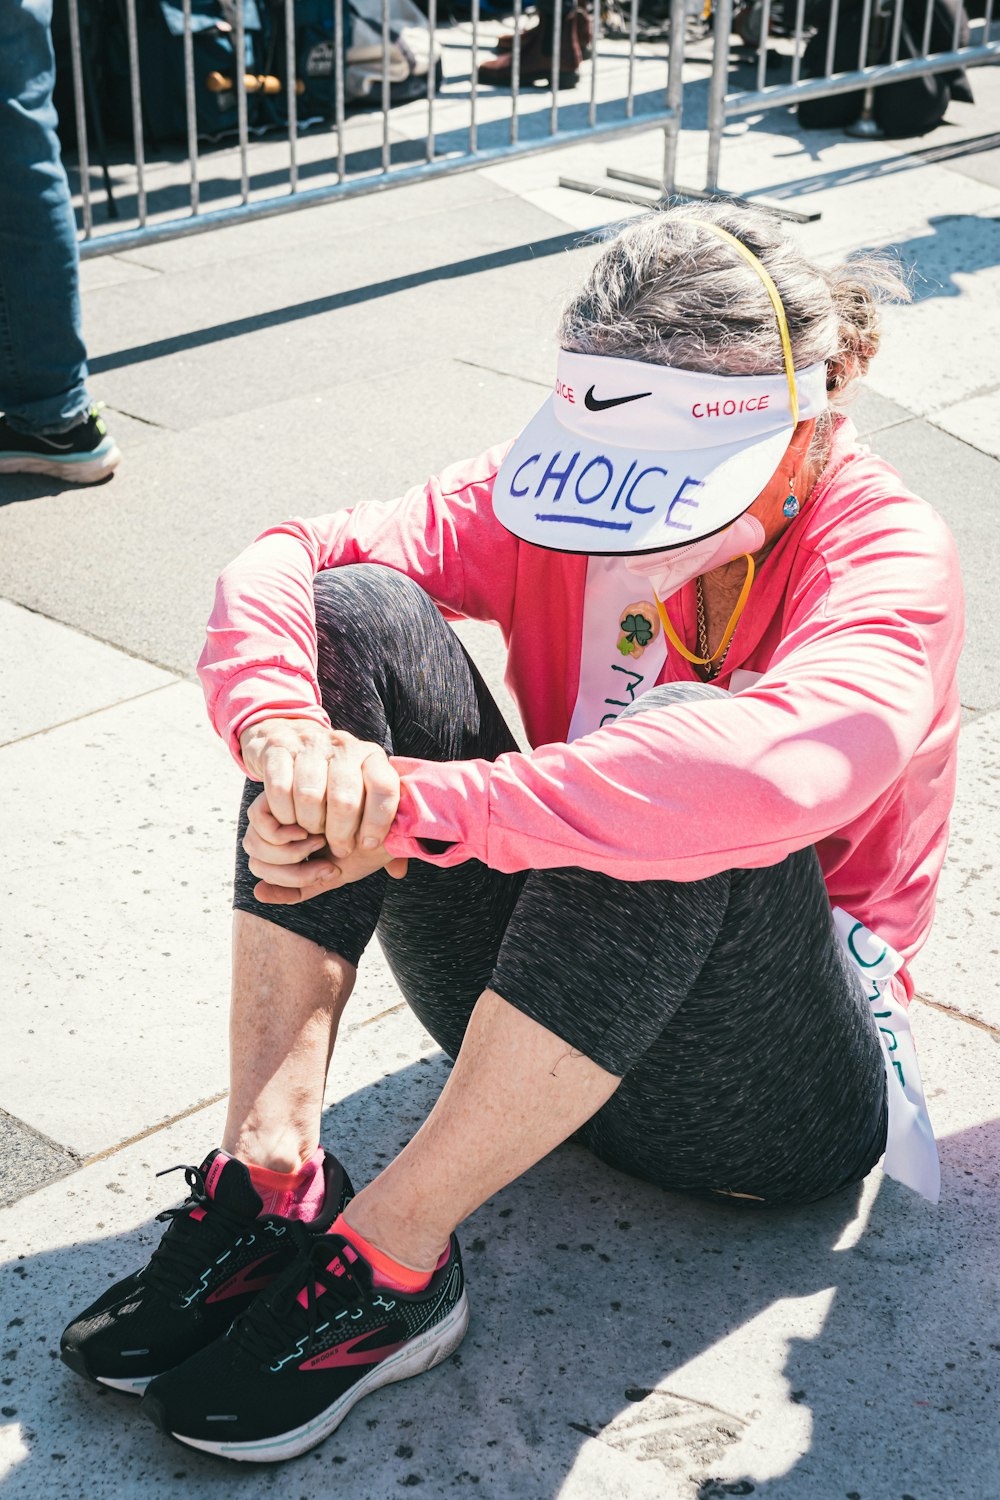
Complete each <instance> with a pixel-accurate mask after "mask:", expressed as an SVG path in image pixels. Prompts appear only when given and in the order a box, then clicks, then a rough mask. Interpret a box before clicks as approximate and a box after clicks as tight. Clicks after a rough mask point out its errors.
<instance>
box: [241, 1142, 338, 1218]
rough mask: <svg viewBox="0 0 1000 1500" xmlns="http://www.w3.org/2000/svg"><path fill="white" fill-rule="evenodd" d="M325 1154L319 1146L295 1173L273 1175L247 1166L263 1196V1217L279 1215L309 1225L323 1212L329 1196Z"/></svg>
mask: <svg viewBox="0 0 1000 1500" xmlns="http://www.w3.org/2000/svg"><path fill="white" fill-rule="evenodd" d="M325 1154H326V1153H325V1152H324V1150H323V1147H322V1146H317V1148H316V1150H315V1151H314V1152H313V1154H312V1156H310V1157H308V1158H307V1159H306V1160H305V1161H304V1162H303V1163H302V1165H301V1166H300V1167H298V1168H297V1169H296V1170H295V1171H294V1172H272V1171H270V1170H269V1168H267V1167H258V1166H257V1165H256V1164H255V1163H254V1162H247V1164H246V1168H247V1171H248V1172H249V1173H250V1181H251V1182H252V1183H253V1185H254V1188H255V1189H256V1191H257V1193H259V1195H260V1199H261V1203H262V1204H263V1208H262V1209H261V1212H262V1213H265V1214H280V1215H281V1217H282V1218H285V1219H301V1220H302V1221H303V1222H304V1223H309V1222H310V1220H312V1219H315V1218H316V1217H317V1216H318V1215H319V1214H320V1212H321V1211H322V1208H323V1200H324V1198H325V1196H326V1179H325V1178H324V1175H323V1160H324V1157H325Z"/></svg>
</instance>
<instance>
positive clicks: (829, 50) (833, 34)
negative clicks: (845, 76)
mask: <svg viewBox="0 0 1000 1500" xmlns="http://www.w3.org/2000/svg"><path fill="white" fill-rule="evenodd" d="M839 20H840V0H833V3H832V5H831V6H830V30H829V33H828V34H827V38H826V67H825V69H824V72H825V74H826V76H827V78H829V76H830V74H831V73H832V72H833V49H834V47H835V46H836V43H837V22H838V21H839Z"/></svg>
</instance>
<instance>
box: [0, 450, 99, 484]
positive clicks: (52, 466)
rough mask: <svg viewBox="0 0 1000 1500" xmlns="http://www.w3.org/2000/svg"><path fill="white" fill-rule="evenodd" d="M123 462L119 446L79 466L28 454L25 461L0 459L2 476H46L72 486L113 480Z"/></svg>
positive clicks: (62, 460)
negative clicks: (64, 480)
mask: <svg viewBox="0 0 1000 1500" xmlns="http://www.w3.org/2000/svg"><path fill="white" fill-rule="evenodd" d="M121 461H122V456H121V452H120V451H119V449H118V448H117V447H115V446H112V447H111V449H110V451H109V452H107V453H101V454H99V455H98V456H97V457H96V458H82V459H79V460H78V461H76V462H70V460H68V459H58V458H43V457H42V456H41V454H39V455H37V456H36V455H34V454H25V455H24V456H23V457H21V456H18V457H16V458H0V474H45V475H47V476H48V477H49V478H50V479H68V480H69V482H70V484H97V483H98V482H99V481H100V480H102V479H110V477H111V475H112V474H113V473H114V472H115V470H116V469H117V467H118V465H119V464H120V463H121Z"/></svg>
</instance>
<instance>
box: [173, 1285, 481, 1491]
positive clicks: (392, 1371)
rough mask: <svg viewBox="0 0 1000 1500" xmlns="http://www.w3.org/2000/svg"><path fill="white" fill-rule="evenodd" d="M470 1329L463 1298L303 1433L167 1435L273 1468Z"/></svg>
mask: <svg viewBox="0 0 1000 1500" xmlns="http://www.w3.org/2000/svg"><path fill="white" fill-rule="evenodd" d="M468 1326H469V1299H468V1297H467V1296H466V1294H465V1292H464V1291H463V1292H462V1296H461V1299H460V1300H459V1301H458V1302H457V1303H456V1304H455V1306H454V1308H453V1309H452V1311H451V1312H450V1313H449V1314H448V1316H447V1317H446V1318H445V1319H444V1320H443V1321H442V1322H441V1323H435V1325H434V1327H433V1328H428V1329H427V1331H426V1333H422V1334H420V1335H419V1337H417V1338H415V1339H411V1341H410V1342H409V1343H408V1344H407V1345H406V1346H405V1347H404V1348H402V1349H400V1351H399V1353H398V1354H392V1355H390V1356H389V1358H388V1359H384V1360H383V1361H382V1363H381V1364H378V1365H375V1366H374V1368H373V1369H371V1370H370V1371H369V1372H368V1374H367V1375H366V1376H365V1377H364V1379H362V1380H359V1381H358V1383H357V1385H353V1386H352V1387H351V1389H350V1390H349V1391H345V1392H344V1394H343V1396H341V1398H340V1400H339V1401H335V1402H334V1403H333V1405H332V1406H328V1407H327V1408H326V1410H325V1411H321V1412H320V1414H319V1416H318V1417H313V1419H312V1421H311V1422H306V1423H305V1424H304V1425H303V1426H302V1427H293V1428H292V1429H291V1431H289V1432H283V1433H281V1434H280V1435H279V1436H278V1437H272V1438H265V1439H262V1440H261V1442H259V1443H212V1442H208V1441H207V1440H206V1439H204V1438H192V1437H185V1436H184V1435H183V1433H180V1432H174V1433H171V1436H172V1437H175V1438H176V1439H177V1440H178V1442H181V1443H186V1444H187V1446H188V1447H189V1448H201V1449H202V1451H203V1452H205V1453H215V1454H216V1455H217V1456H218V1457H219V1458H232V1459H236V1460H237V1461H242V1462H244V1463H247V1462H249V1463H256V1464H276V1463H281V1462H282V1461H283V1460H284V1459H286V1458H296V1457H297V1456H298V1454H300V1453H305V1452H307V1451H308V1450H309V1449H310V1448H314V1447H315V1446H316V1444H317V1443H321V1442H322V1441H323V1439H324V1438H325V1437H329V1435H330V1433H331V1432H333V1431H334V1430H335V1429H336V1428H337V1427H339V1426H340V1424H341V1422H342V1421H343V1420H344V1418H345V1417H346V1416H347V1413H348V1412H349V1411H350V1410H351V1408H352V1407H354V1406H356V1405H357V1403H358V1402H359V1401H360V1400H361V1399H362V1398H363V1397H364V1396H368V1395H370V1394H371V1392H372V1391H377V1390H378V1389H379V1387H380V1386H383V1385H392V1384H393V1382H394V1381H396V1380H407V1379H409V1377H410V1376H411V1375H422V1374H423V1372H424V1371H425V1370H429V1369H431V1367H432V1366H433V1365H439V1364H440V1363H441V1361H442V1360H444V1359H447V1358H448V1356H449V1354H453V1353H454V1352H455V1350H456V1349H457V1348H458V1346H459V1344H460V1343H461V1342H462V1340H463V1339H464V1337H465V1331H466V1329H467V1328H468Z"/></svg>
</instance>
